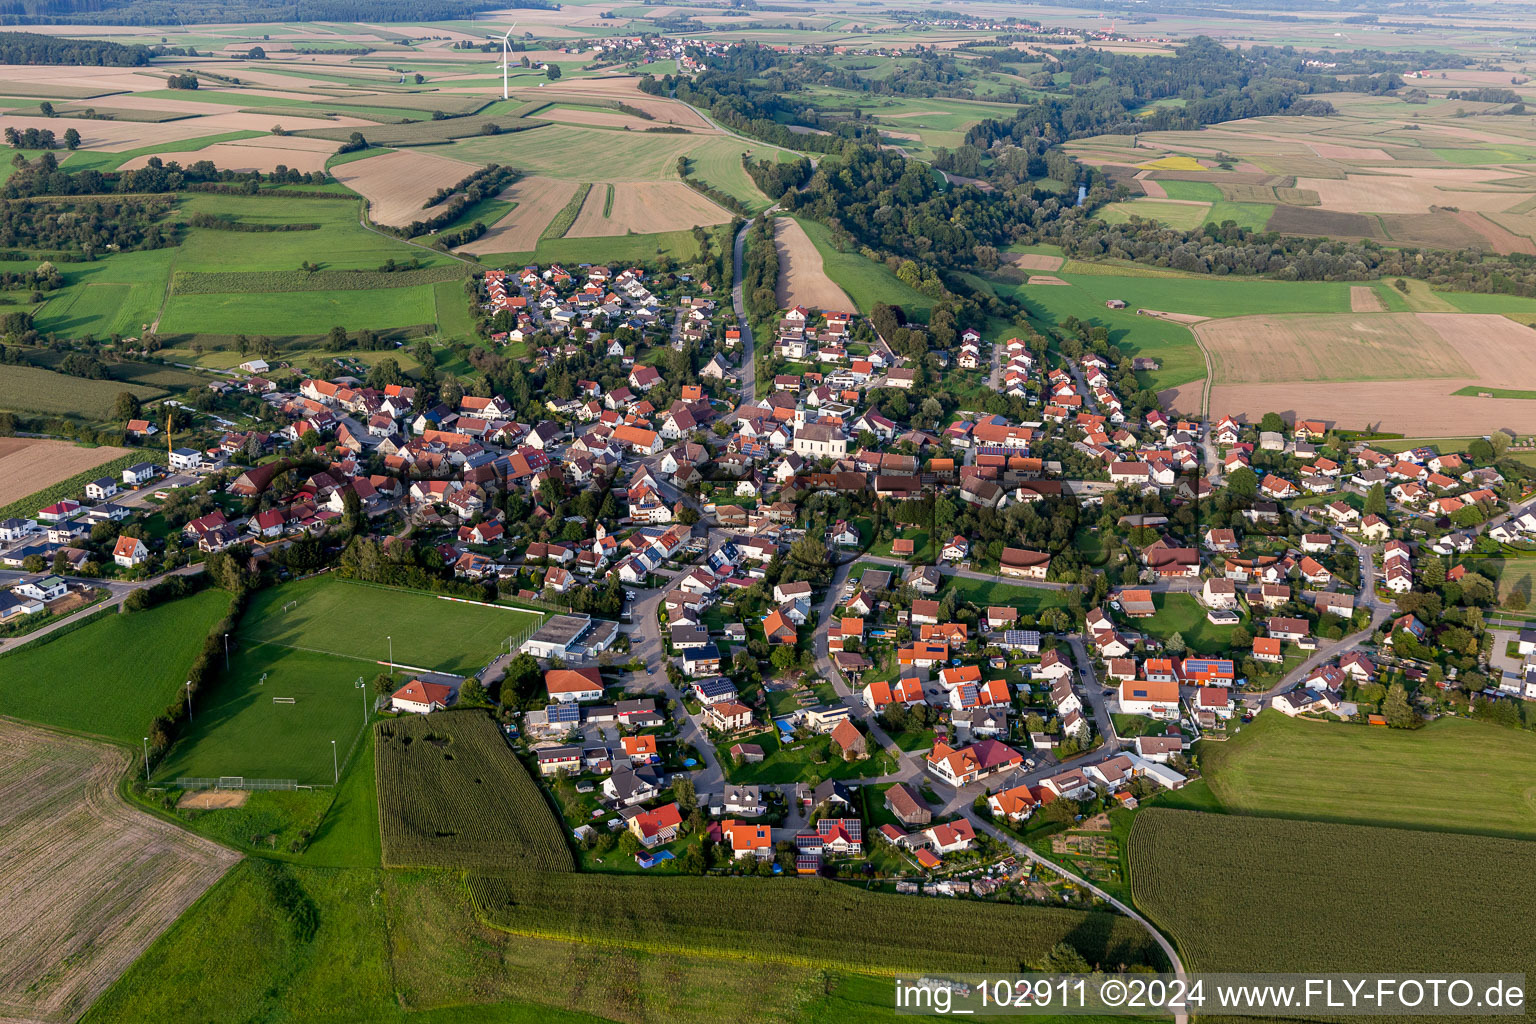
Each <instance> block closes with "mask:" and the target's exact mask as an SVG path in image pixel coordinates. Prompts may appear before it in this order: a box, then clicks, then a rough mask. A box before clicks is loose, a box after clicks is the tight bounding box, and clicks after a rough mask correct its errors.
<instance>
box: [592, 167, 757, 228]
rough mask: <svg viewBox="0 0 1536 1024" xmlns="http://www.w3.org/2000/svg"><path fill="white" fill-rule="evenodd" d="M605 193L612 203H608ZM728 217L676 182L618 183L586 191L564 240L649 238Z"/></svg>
mask: <svg viewBox="0 0 1536 1024" xmlns="http://www.w3.org/2000/svg"><path fill="white" fill-rule="evenodd" d="M609 189H612V190H613V199H612V202H611V203H610V202H609V200H608V192H609ZM730 219H731V214H730V213H729V212H727V211H726V210H724V209H722V208H721V207H719V206H717V205H715V204H714V203H713V202H711V201H710V200H709V199H708V198H707V197H705V196H703V195H701V194H700V193H698V192H695V191H694V190H693V189H691V188H689V187H688V186H687V185H684V184H683V183H682V182H680V181H657V182H628V181H623V182H619V183H618V184H616V185H609V186H607V188H594V189H591V190H590V191H588V193H587V198H586V201H585V202H584V203H583V204H582V206H581V211H580V213H578V214H577V216H576V220H575V221H574V222H573V223H572V224H571V227H570V229H569V230H567V231H566V232H565V235H564V237H566V238H591V237H596V236H602V235H628V234H637V235H638V234H650V233H654V232H657V231H678V230H682V229H686V228H692V227H696V226H698V225H701V224H704V225H708V224H725V223H727V222H729V221H730Z"/></svg>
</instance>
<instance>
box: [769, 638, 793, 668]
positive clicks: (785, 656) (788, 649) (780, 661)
mask: <svg viewBox="0 0 1536 1024" xmlns="http://www.w3.org/2000/svg"><path fill="white" fill-rule="evenodd" d="M768 662H769V664H771V665H772V666H773V668H774V671H776V672H788V671H789V670H790V669H792V668H794V667H795V648H794V647H793V646H792V645H791V644H779V645H778V646H776V647H775V648H774V649H773V655H772V656H771V657H770V658H769V659H768Z"/></svg>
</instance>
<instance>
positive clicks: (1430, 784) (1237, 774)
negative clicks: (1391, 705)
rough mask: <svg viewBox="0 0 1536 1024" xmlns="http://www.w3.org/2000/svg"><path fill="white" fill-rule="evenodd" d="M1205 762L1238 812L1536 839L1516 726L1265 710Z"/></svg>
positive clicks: (1524, 749)
mask: <svg viewBox="0 0 1536 1024" xmlns="http://www.w3.org/2000/svg"><path fill="white" fill-rule="evenodd" d="M1143 621H1145V620H1143ZM1201 761H1202V764H1203V766H1204V768H1205V773H1206V778H1207V780H1208V781H1209V782H1210V786H1211V789H1212V791H1213V792H1214V793H1215V794H1216V796H1217V797H1218V798H1219V799H1220V800H1221V802H1222V804H1223V805H1224V806H1225V807H1226V808H1227V809H1228V810H1230V811H1234V812H1238V813H1242V814H1255V815H1265V816H1270V817H1284V818H1308V819H1312V820H1318V821H1337V822H1344V823H1347V824H1353V825H1392V826H1397V827H1400V828H1412V829H1426V830H1435V831H1448V832H1477V833H1482V834H1485V835H1498V836H1508V837H1514V838H1522V839H1531V838H1536V803H1533V802H1532V790H1531V779H1532V778H1533V777H1536V736H1533V735H1532V734H1530V733H1528V732H1521V731H1519V730H1515V729H1504V728H1501V727H1499V726H1495V725H1487V724H1484V723H1481V722H1468V721H1463V720H1458V719H1441V720H1439V721H1436V722H1431V723H1430V724H1429V725H1428V726H1426V727H1424V728H1423V729H1419V730H1415V731H1411V732H1407V731H1401V730H1397V729H1379V728H1377V729H1371V728H1362V727H1359V726H1349V725H1338V724H1328V723H1316V722H1299V721H1292V720H1291V719H1288V718H1285V717H1284V716H1282V715H1280V714H1278V713H1272V712H1265V713H1264V714H1262V715H1260V716H1259V717H1258V718H1256V719H1255V720H1254V721H1253V722H1251V723H1250V724H1248V725H1247V726H1245V727H1244V728H1243V729H1242V731H1241V732H1239V733H1238V734H1237V736H1236V737H1235V738H1233V739H1231V740H1228V741H1226V742H1225V743H1217V744H1207V745H1206V746H1205V747H1204V748H1203V750H1202V753H1201Z"/></svg>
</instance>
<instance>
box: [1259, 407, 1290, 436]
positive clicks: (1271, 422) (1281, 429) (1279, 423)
mask: <svg viewBox="0 0 1536 1024" xmlns="http://www.w3.org/2000/svg"><path fill="white" fill-rule="evenodd" d="M1259 429H1260V430H1263V431H1267V432H1269V433H1272V434H1283V433H1285V420H1284V419H1282V418H1281V416H1280V414H1279V413H1277V412H1267V413H1265V414H1264V416H1263V418H1262V419H1260V420H1259Z"/></svg>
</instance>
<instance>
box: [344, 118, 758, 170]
mask: <svg viewBox="0 0 1536 1024" xmlns="http://www.w3.org/2000/svg"><path fill="white" fill-rule="evenodd" d="M626 102H628V101H626ZM751 148H752V147H751V146H749V145H748V144H747V143H744V142H739V141H737V140H735V139H727V138H723V137H721V136H718V135H697V134H689V135H674V134H670V133H664V132H656V133H651V132H614V131H609V130H606V129H603V128H590V127H579V126H577V125H566V124H551V125H547V126H546V127H543V128H535V129H532V130H530V131H525V132H518V133H516V134H511V135H507V134H504V135H495V136H479V137H476V138H470V139H461V140H459V141H458V142H455V143H454V144H453V145H452V146H451V147H449V152H450V153H451V154H452V155H453V156H454V157H456V158H458V159H461V160H472V161H475V162H477V163H500V164H505V165H507V166H509V167H516V168H518V169H519V170H523V171H526V172H528V173H530V174H542V175H544V176H546V177H551V178H565V179H567V180H570V181H592V180H593V179H594V178H597V179H600V180H611V181H675V180H676V178H677V158H678V157H680V156H687V157H690V158H694V157H698V158H700V159H704V158H706V157H707V158H709V159H711V160H712V161H720V160H727V159H735V160H736V161H737V163H738V164H739V163H740V160H741V154H742V153H743V152H744V151H746V150H748V149H751ZM731 154H734V156H733V157H732V156H731ZM363 162H364V163H367V161H363ZM712 166H713V164H712ZM605 169H606V170H607V171H608V173H607V174H604V173H603V172H604V170H605ZM742 173H743V174H744V173H745V172H742Z"/></svg>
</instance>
